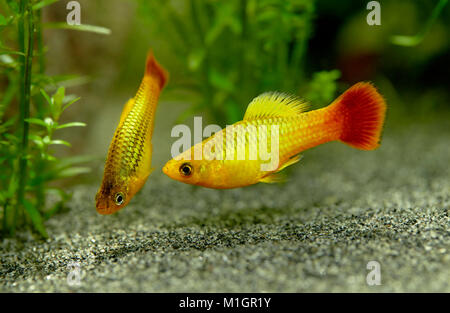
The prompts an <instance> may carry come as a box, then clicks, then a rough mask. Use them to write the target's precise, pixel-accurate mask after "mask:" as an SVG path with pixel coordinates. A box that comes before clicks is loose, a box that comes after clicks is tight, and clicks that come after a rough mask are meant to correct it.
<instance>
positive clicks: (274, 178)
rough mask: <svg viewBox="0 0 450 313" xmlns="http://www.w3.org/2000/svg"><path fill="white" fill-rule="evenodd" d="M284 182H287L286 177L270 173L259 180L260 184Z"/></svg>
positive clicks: (281, 174)
mask: <svg viewBox="0 0 450 313" xmlns="http://www.w3.org/2000/svg"><path fill="white" fill-rule="evenodd" d="M286 180H287V179H286V175H284V174H283V173H272V174H269V175H267V176H265V177H263V178H261V179H260V180H259V181H260V182H261V183H266V184H274V183H284V182H286Z"/></svg>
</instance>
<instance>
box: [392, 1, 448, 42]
mask: <svg viewBox="0 0 450 313" xmlns="http://www.w3.org/2000/svg"><path fill="white" fill-rule="evenodd" d="M447 2H448V0H439V2H438V4H437V5H436V7H435V8H434V10H433V12H432V13H431V15H430V17H429V18H428V20H427V21H426V22H425V24H424V27H423V28H422V30H421V31H420V32H418V33H417V34H416V35H414V36H403V35H395V36H392V37H391V38H390V40H391V43H393V44H395V45H398V46H404V47H413V46H417V45H418V44H419V43H421V42H422V40H423V38H424V37H425V35H426V34H427V33H428V32H429V31H430V29H431V26H433V24H434V22H435V21H436V20H437V18H438V17H439V15H440V14H441V12H442V10H443V9H444V7H445V5H446V4H447Z"/></svg>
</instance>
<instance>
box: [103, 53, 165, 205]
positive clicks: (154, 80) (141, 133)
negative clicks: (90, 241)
mask: <svg viewBox="0 0 450 313" xmlns="http://www.w3.org/2000/svg"><path fill="white" fill-rule="evenodd" d="M167 79H168V73H167V71H166V70H165V69H164V68H163V67H161V65H159V64H158V62H157V61H156V60H155V58H154V57H153V54H152V52H151V51H150V52H149V53H148V55H147V61H146V66H145V75H144V78H143V79H142V82H141V85H140V86H139V89H138V91H137V93H136V95H135V96H134V97H133V98H131V99H130V100H128V102H127V103H126V104H125V107H124V109H123V111H122V115H121V116H120V121H119V126H118V127H117V129H116V131H115V133H114V137H113V139H112V142H111V144H110V146H109V151H108V156H107V158H106V164H105V171H104V174H103V181H102V184H101V186H100V189H99V191H98V192H97V195H96V196H95V201H96V208H97V212H98V213H100V214H112V213H114V212H116V211H118V210H120V209H121V208H123V207H124V206H126V205H127V204H128V202H130V200H131V198H133V196H134V195H135V194H136V192H138V191H139V190H140V189H141V188H142V186H143V185H144V184H145V181H146V180H147V178H148V176H149V175H150V172H151V171H152V169H151V158H152V143H151V139H152V133H153V123H154V118H155V111H156V106H157V103H158V98H159V94H160V92H161V90H162V89H163V88H164V86H165V85H166V83H167Z"/></svg>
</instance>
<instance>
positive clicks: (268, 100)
mask: <svg viewBox="0 0 450 313" xmlns="http://www.w3.org/2000/svg"><path fill="white" fill-rule="evenodd" d="M307 109H308V104H307V103H306V102H304V101H302V100H300V99H299V98H297V97H295V96H290V95H288V94H284V93H279V92H265V93H263V94H261V95H259V96H258V97H256V98H255V99H253V100H252V102H250V104H249V105H248V108H247V111H246V112H245V115H244V120H253V119H259V118H265V117H288V116H294V115H297V114H300V113H302V112H305V111H306V110H307Z"/></svg>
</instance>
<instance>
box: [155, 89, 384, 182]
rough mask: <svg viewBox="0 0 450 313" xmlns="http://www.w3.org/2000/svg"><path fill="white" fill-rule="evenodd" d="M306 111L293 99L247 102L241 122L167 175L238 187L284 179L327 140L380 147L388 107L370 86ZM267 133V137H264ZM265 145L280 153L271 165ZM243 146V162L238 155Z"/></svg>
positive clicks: (179, 159) (183, 157)
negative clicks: (308, 152)
mask: <svg viewBox="0 0 450 313" xmlns="http://www.w3.org/2000/svg"><path fill="white" fill-rule="evenodd" d="M306 109H307V105H306V104H305V103H304V102H302V101H300V100H298V99H297V98H295V97H291V96H286V95H284V94H280V93H264V94H262V95H260V96H258V97H257V98H255V99H254V100H253V101H252V102H251V103H250V104H249V106H248V108H247V112H246V113H245V116H244V119H243V120H242V121H239V122H237V123H235V124H233V125H231V126H228V127H226V128H225V129H224V130H221V131H219V132H217V133H215V134H214V135H212V136H211V137H209V138H207V139H205V140H204V141H203V142H200V143H198V144H196V145H194V146H193V147H191V148H190V149H188V150H186V151H184V152H183V153H181V154H179V155H178V156H176V157H175V158H173V159H172V160H170V161H169V162H167V163H166V165H165V166H164V168H163V172H164V173H165V174H166V175H167V176H169V177H170V178H172V179H175V180H177V181H180V182H183V183H187V184H193V185H199V186H204V187H209V188H217V189H226V188H236V187H243V186H248V185H252V184H256V183H258V182H265V183H272V182H278V181H280V180H281V177H280V176H279V175H278V172H280V171H281V170H282V169H284V168H286V167H287V166H289V165H292V164H294V163H296V162H298V161H299V160H300V155H299V154H300V153H301V152H302V151H304V150H307V149H309V148H312V147H315V146H317V145H320V144H323V143H326V142H329V141H334V140H339V141H341V142H344V143H346V144H348V145H350V146H352V147H354V148H358V149H362V150H373V149H375V148H377V147H378V146H379V141H380V135H381V131H382V127H383V123H384V119H385V112H386V104H385V101H384V99H383V97H382V96H381V95H380V94H379V93H378V92H377V90H376V89H375V87H373V86H372V85H371V84H370V83H357V84H355V85H354V86H352V87H351V88H350V89H348V90H347V91H346V92H345V93H343V94H342V95H341V96H340V97H339V98H337V99H336V100H335V101H334V102H333V103H332V104H330V105H329V106H327V107H325V108H322V109H318V110H313V111H309V112H306ZM273 126H276V127H275V128H273ZM252 127H253V128H252ZM252 129H253V130H255V129H257V131H256V132H253V133H252V131H251V130H252ZM264 131H265V132H266V135H265V136H261V134H263V133H264ZM233 132H234V133H233ZM235 135H236V137H235ZM272 135H274V136H272ZM264 142H265V143H266V144H265V145H266V147H267V149H265V150H267V151H268V150H270V151H271V153H272V152H274V151H276V153H274V154H272V155H271V157H273V158H272V160H271V162H272V161H273V160H274V161H275V162H273V163H272V165H273V166H269V165H271V164H269V163H268V161H267V160H268V158H267V156H266V155H263V154H262V151H264V149H261V146H262V145H263V144H264ZM243 147H244V148H243ZM257 147H259V148H260V149H259V150H258V149H257ZM239 148H241V151H243V152H242V154H241V158H239V157H236V156H237V155H238V154H239ZM242 148H243V149H242ZM255 149H256V150H257V152H258V151H259V153H257V154H255V153H254V150H255ZM252 155H253V158H251V156H252ZM242 156H243V157H242ZM264 165H265V167H263V166H264Z"/></svg>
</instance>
